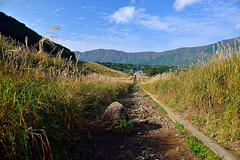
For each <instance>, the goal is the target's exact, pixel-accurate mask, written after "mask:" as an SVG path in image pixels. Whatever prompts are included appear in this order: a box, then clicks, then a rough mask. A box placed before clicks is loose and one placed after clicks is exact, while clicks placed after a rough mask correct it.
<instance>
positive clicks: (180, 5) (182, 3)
mask: <svg viewBox="0 0 240 160" xmlns="http://www.w3.org/2000/svg"><path fill="white" fill-rule="evenodd" d="M200 1H201V0H175V2H174V4H173V8H175V10H176V11H181V10H183V9H184V8H185V7H186V6H191V5H193V4H194V3H197V2H200Z"/></svg>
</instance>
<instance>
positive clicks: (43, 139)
mask: <svg viewBox="0 0 240 160" xmlns="http://www.w3.org/2000/svg"><path fill="white" fill-rule="evenodd" d="M26 41H27V39H26ZM26 44H27V42H26ZM26 44H20V43H18V42H16V41H15V40H13V39H11V38H7V37H4V36H2V35H1V38H0V142H1V143H0V157H1V158H3V159H5V158H8V159H65V157H66V156H67V155H68V154H71V153H72V152H77V151H76V150H72V149H71V148H72V147H75V148H81V147H79V144H78V143H75V141H76V139H80V137H81V132H82V131H84V130H85V129H87V128H86V125H87V123H90V122H91V121H93V120H94V121H95V120H97V119H98V118H99V117H100V115H101V113H102V112H103V111H104V109H105V108H106V106H107V105H109V104H110V103H111V102H112V101H114V100H115V99H116V98H117V96H119V95H124V94H126V93H127V92H128V87H129V85H130V84H127V83H125V82H124V81H122V80H121V81H120V80H118V79H116V78H113V77H107V76H101V75H98V74H87V72H86V70H83V69H82V66H79V64H78V62H76V63H72V62H71V60H63V59H60V58H59V57H56V59H53V58H50V57H48V54H45V53H44V51H43V50H41V49H40V50H39V51H40V52H41V54H39V53H40V52H39V51H38V50H36V46H35V48H34V47H28V46H26ZM40 47H41V46H40ZM76 146H78V147H76ZM73 155H74V154H73Z"/></svg>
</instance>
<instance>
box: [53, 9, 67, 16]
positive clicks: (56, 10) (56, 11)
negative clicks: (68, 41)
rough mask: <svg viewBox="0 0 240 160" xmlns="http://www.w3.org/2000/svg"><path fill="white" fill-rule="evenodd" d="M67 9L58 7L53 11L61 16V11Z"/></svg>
mask: <svg viewBox="0 0 240 160" xmlns="http://www.w3.org/2000/svg"><path fill="white" fill-rule="evenodd" d="M62 10H65V8H56V9H55V10H53V11H52V13H53V14H56V15H57V16H60V15H59V14H58V12H59V11H62Z"/></svg>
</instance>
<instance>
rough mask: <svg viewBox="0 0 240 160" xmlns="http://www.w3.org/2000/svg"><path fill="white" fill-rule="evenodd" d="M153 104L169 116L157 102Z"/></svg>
mask: <svg viewBox="0 0 240 160" xmlns="http://www.w3.org/2000/svg"><path fill="white" fill-rule="evenodd" d="M153 103H154V104H156V105H157V106H158V107H159V108H160V110H161V111H162V113H163V114H167V111H165V110H164V109H163V107H161V106H160V105H159V104H158V103H157V102H156V101H153Z"/></svg>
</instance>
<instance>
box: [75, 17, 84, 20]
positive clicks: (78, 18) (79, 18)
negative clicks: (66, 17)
mask: <svg viewBox="0 0 240 160" xmlns="http://www.w3.org/2000/svg"><path fill="white" fill-rule="evenodd" d="M74 19H75V20H81V19H84V17H76V18H74Z"/></svg>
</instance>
